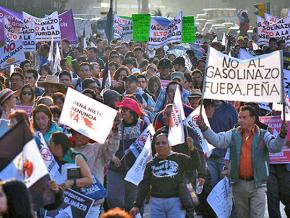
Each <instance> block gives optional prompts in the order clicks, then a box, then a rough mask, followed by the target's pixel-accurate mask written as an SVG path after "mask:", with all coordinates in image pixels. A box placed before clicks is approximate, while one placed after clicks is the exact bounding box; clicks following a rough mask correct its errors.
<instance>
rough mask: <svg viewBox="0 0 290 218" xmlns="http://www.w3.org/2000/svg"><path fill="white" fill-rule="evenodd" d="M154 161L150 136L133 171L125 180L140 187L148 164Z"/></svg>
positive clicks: (129, 172)
mask: <svg viewBox="0 0 290 218" xmlns="http://www.w3.org/2000/svg"><path fill="white" fill-rule="evenodd" d="M151 159H152V149H151V137H150V136H148V137H147V140H146V143H145V145H144V148H143V149H142V151H141V153H140V154H139V156H138V158H137V159H136V161H135V162H134V164H133V166H132V167H131V169H130V170H129V171H128V173H127V174H126V177H125V180H126V181H128V182H131V183H133V184H135V185H139V183H140V182H141V181H142V179H143V176H144V171H145V168H146V164H147V163H148V162H149V161H150V160H151Z"/></svg>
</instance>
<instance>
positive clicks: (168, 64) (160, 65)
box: [158, 58, 172, 69]
mask: <svg viewBox="0 0 290 218" xmlns="http://www.w3.org/2000/svg"><path fill="white" fill-rule="evenodd" d="M158 68H169V69H171V68H172V65H171V61H170V60H169V59H167V58H162V59H161V60H160V61H159V63H158Z"/></svg>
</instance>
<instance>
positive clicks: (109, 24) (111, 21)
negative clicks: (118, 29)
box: [105, 0, 114, 44]
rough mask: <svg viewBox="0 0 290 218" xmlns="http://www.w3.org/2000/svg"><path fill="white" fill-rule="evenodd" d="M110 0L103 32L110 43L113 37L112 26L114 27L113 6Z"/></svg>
mask: <svg viewBox="0 0 290 218" xmlns="http://www.w3.org/2000/svg"><path fill="white" fill-rule="evenodd" d="M112 4H113V3H112V0H110V9H109V12H108V14H107V23H106V28H105V33H106V36H107V39H108V42H109V44H110V43H111V41H112V39H113V37H114V36H113V33H114V31H113V27H114V15H113V8H112V7H113V6H112Z"/></svg>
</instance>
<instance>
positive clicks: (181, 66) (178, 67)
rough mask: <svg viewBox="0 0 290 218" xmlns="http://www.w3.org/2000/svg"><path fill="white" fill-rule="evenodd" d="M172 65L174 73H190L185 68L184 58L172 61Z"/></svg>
mask: <svg viewBox="0 0 290 218" xmlns="http://www.w3.org/2000/svg"><path fill="white" fill-rule="evenodd" d="M172 64H173V67H174V69H175V71H180V72H183V73H190V71H189V70H188V69H187V67H186V66H185V59H184V57H177V58H175V60H174V61H173V63H172Z"/></svg>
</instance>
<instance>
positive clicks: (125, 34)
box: [114, 14, 133, 42]
mask: <svg viewBox="0 0 290 218" xmlns="http://www.w3.org/2000/svg"><path fill="white" fill-rule="evenodd" d="M132 33H133V27H132V20H131V19H128V18H127V19H126V18H122V17H119V16H118V15H117V14H114V38H116V39H119V38H121V39H122V40H123V41H126V42H129V41H131V39H132Z"/></svg>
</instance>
